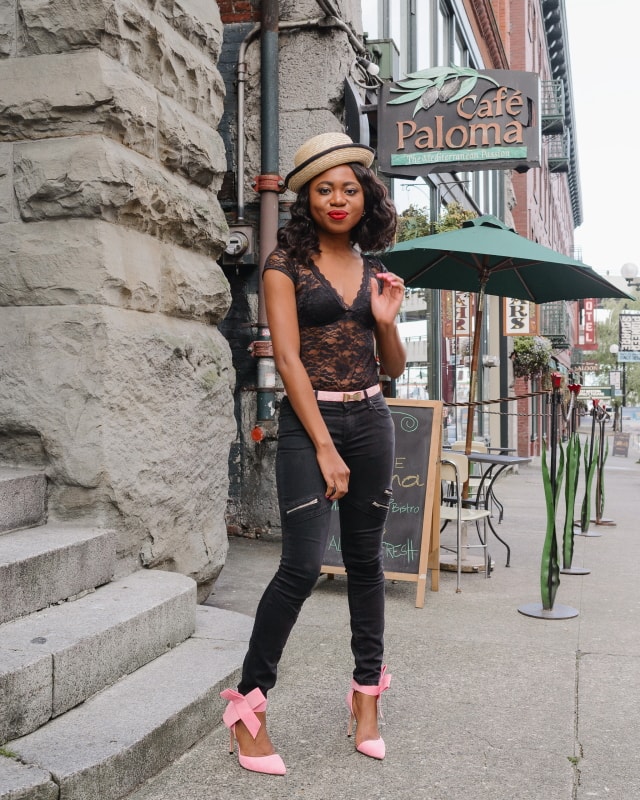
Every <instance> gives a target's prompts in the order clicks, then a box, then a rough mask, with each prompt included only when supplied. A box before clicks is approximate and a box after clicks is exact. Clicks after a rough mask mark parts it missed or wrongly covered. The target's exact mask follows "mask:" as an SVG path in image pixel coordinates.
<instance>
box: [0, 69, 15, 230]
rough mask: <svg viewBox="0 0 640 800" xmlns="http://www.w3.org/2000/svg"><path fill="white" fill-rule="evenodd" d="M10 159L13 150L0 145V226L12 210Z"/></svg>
mask: <svg viewBox="0 0 640 800" xmlns="http://www.w3.org/2000/svg"><path fill="white" fill-rule="evenodd" d="M0 85H2V84H0ZM0 102H1V101H0ZM12 159H13V150H12V147H11V145H10V144H0V225H1V224H3V223H5V222H9V221H10V220H11V218H12V208H13V164H12Z"/></svg>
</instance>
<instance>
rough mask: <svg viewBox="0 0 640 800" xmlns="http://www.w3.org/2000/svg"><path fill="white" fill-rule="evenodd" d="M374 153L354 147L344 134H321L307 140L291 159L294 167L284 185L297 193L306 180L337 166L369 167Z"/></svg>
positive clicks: (357, 145) (370, 150)
mask: <svg viewBox="0 0 640 800" xmlns="http://www.w3.org/2000/svg"><path fill="white" fill-rule="evenodd" d="M373 156H374V151H373V150H372V149H371V148H370V147H367V146H366V145H364V144H356V143H355V142H354V141H353V140H352V139H350V138H349V137H348V136H347V134H346V133H337V132H330V133H321V134H320V135H319V136H313V137H312V138H311V139H308V140H307V141H306V142H305V143H304V144H303V145H302V146H301V147H300V148H299V150H298V152H297V153H296V154H295V156H294V157H293V163H294V165H295V166H294V168H293V169H292V170H291V172H290V173H289V174H288V175H287V177H286V179H285V183H286V185H287V188H288V189H291V191H292V192H299V191H300V189H301V188H302V187H303V186H304V184H305V183H307V181H310V180H311V179H312V178H315V177H316V175H320V174H321V173H322V172H325V170H328V169H331V167H337V166H338V165H339V164H352V163H354V162H355V163H357V164H363V165H364V166H365V167H370V166H371V164H372V163H373Z"/></svg>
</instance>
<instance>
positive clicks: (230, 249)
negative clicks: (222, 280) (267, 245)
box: [222, 225, 258, 266]
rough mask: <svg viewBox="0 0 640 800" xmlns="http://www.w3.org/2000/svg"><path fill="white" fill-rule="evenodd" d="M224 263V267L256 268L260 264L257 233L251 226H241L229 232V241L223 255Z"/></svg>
mask: <svg viewBox="0 0 640 800" xmlns="http://www.w3.org/2000/svg"><path fill="white" fill-rule="evenodd" d="M222 263H223V264H224V266H233V265H234V264H245V265H250V266H255V265H256V264H257V263H258V253H257V250H256V232H255V229H254V228H253V227H252V226H251V225H239V226H236V227H233V228H231V229H230V230H229V240H228V244H227V246H226V248H225V250H224V253H223V254H222Z"/></svg>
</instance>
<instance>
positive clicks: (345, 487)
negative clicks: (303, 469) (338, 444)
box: [316, 446, 350, 500]
mask: <svg viewBox="0 0 640 800" xmlns="http://www.w3.org/2000/svg"><path fill="white" fill-rule="evenodd" d="M316 456H317V459H318V465H319V466H320V471H321V472H322V476H323V478H324V479H325V481H326V483H327V488H326V490H325V497H327V499H329V500H340V498H341V497H344V496H345V494H346V493H347V492H348V491H349V474H350V470H349V467H348V466H347V465H346V464H345V463H344V461H343V460H342V458H341V457H340V454H339V453H338V451H337V450H336V449H335V447H333V446H331V447H328V448H326V449H319V450H317V451H316Z"/></svg>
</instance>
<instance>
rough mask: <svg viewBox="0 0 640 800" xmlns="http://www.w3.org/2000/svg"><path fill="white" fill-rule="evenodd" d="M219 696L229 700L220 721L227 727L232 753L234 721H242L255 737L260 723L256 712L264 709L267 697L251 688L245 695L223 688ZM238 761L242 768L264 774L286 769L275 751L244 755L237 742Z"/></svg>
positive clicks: (280, 771)
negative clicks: (262, 754) (266, 754)
mask: <svg viewBox="0 0 640 800" xmlns="http://www.w3.org/2000/svg"><path fill="white" fill-rule="evenodd" d="M220 697H222V699H223V700H228V701H229V705H228V706H227V707H226V709H225V712H224V714H223V715H222V721H223V722H224V724H225V725H226V726H227V728H229V734H230V736H229V752H230V753H233V740H234V738H235V728H236V723H237V722H244V724H245V725H246V727H247V730H248V731H249V733H250V734H251V735H252V736H253V738H254V739H255V738H256V736H257V735H258V731H259V730H260V725H261V723H260V720H259V719H258V717H257V716H256V712H261V711H266V709H267V698H266V697H265V696H264V695H263V694H262V692H261V691H260V689H252V691H250V692H249V693H248V694H246V695H242V694H240V692H236V691H235V690H234V689H225V690H224V692H220ZM238 762H239V763H240V766H241V767H244V769H248V770H250V771H251V772H262V773H263V774H265V775H284V774H285V773H286V771H287V768H286V767H285V765H284V761H283V760H282V759H281V758H280V756H279V755H278V754H277V753H273V754H272V755H270V756H245V755H243V754H242V753H241V752H240V743H238Z"/></svg>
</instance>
